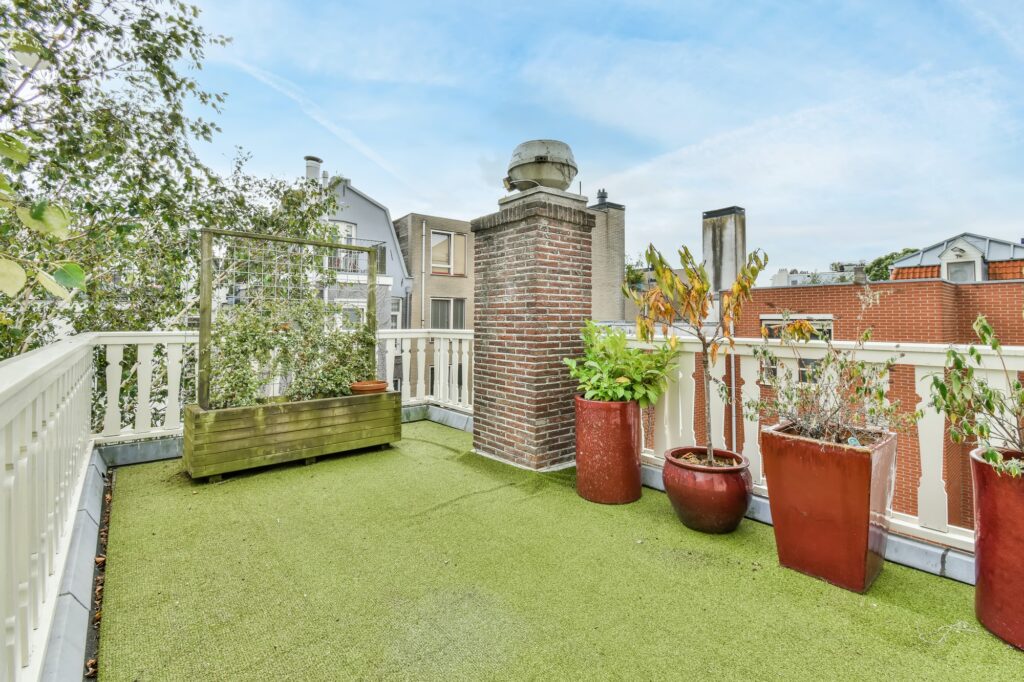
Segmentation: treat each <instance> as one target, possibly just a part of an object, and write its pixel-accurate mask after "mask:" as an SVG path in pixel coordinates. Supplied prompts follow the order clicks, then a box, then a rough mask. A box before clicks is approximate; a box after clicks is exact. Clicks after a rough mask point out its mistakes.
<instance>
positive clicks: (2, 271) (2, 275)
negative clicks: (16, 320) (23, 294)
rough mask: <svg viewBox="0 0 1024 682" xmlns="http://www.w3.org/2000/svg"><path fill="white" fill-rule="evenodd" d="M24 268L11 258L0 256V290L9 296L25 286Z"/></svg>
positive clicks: (12, 296) (13, 295) (16, 293)
mask: <svg viewBox="0 0 1024 682" xmlns="http://www.w3.org/2000/svg"><path fill="white" fill-rule="evenodd" d="M26 279H27V278H26V277H25V270H24V268H22V267H21V266H20V265H18V264H17V263H15V262H14V261H12V260H7V259H6V258H0V291H2V292H3V293H5V294H7V295H8V296H10V297H11V298H14V297H15V296H17V295H18V292H19V291H21V289H22V287H24V286H25V280H26Z"/></svg>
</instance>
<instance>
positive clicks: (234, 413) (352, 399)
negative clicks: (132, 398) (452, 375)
mask: <svg viewBox="0 0 1024 682" xmlns="http://www.w3.org/2000/svg"><path fill="white" fill-rule="evenodd" d="M399 400H400V398H399V395H398V393H396V392H395V391H387V392H386V393H371V394H369V395H349V396H342V397H340V398H323V399H321V400H305V401H302V404H304V405H307V406H309V407H310V408H312V407H316V408H324V407H347V406H349V405H360V404H364V403H366V404H376V403H382V404H387V403H391V402H398V401H399ZM294 405H296V403H289V402H283V403H272V404H269V405H251V406H248V407H228V408H223V409H217V410H202V409H200V408H199V407H198V406H195V407H196V410H195V414H194V417H193V418H194V419H195V420H196V424H206V423H210V422H223V421H230V420H232V419H245V420H261V419H267V418H269V417H271V416H273V415H276V414H282V413H290V412H291V411H292V410H294V409H295V408H294V407H292V406H294ZM190 407H192V406H190Z"/></svg>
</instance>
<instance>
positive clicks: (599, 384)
mask: <svg viewBox="0 0 1024 682" xmlns="http://www.w3.org/2000/svg"><path fill="white" fill-rule="evenodd" d="M674 348H675V344H672V345H666V346H662V347H660V348H657V349H655V350H654V351H653V352H650V353H648V352H646V351H644V350H641V349H639V348H630V347H629V346H628V345H627V340H626V334H625V332H622V331H620V330H614V329H610V328H607V327H600V326H598V325H596V324H594V323H593V322H589V321H588V322H587V325H586V327H584V328H583V350H584V355H583V357H582V358H579V359H567V360H566V361H565V364H566V365H568V366H569V374H570V375H571V376H572V378H573V379H576V381H578V382H579V391H580V393H581V395H578V396H576V401H575V402H576V492H578V493H579V495H580V497H582V498H584V499H586V500H589V501H591V502H600V503H602V504H625V503H627V502H634V501H636V500H638V499H640V493H641V490H640V488H641V483H640V446H641V443H640V435H641V430H640V408H643V407H647V406H648V405H652V404H654V402H655V401H656V400H657V399H658V397H659V396H661V394H662V393H664V391H665V387H666V385H667V380H666V378H665V375H666V373H667V372H668V369H669V367H670V366H671V364H672V361H673V358H674V357H675V350H674Z"/></svg>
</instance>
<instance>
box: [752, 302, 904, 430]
mask: <svg viewBox="0 0 1024 682" xmlns="http://www.w3.org/2000/svg"><path fill="white" fill-rule="evenodd" d="M762 333H763V334H764V336H765V340H764V344H763V345H762V346H760V347H759V348H756V349H755V351H754V353H755V356H756V357H757V358H758V360H759V361H760V362H761V367H762V377H761V383H762V385H763V386H766V387H767V388H769V389H770V390H771V395H772V397H771V398H770V399H767V400H766V399H757V400H748V401H747V402H746V404H745V405H744V408H745V409H746V412H747V415H748V417H749V418H751V419H754V418H757V417H758V416H760V417H762V418H766V419H771V420H775V421H777V422H781V423H786V424H789V426H790V429H791V432H792V433H794V434H796V435H800V436H804V437H806V438H813V439H815V440H821V441H825V442H828V443H841V444H847V443H850V439H851V438H853V439H855V440H854V442H855V443H860V444H861V445H868V444H870V443H871V441H872V440H874V439H876V438H877V437H878V435H879V434H880V433H884V432H887V431H889V430H890V429H895V430H898V431H899V430H904V429H906V428H907V427H908V426H910V425H912V424H913V423H915V422H916V421H917V420H918V419H919V418H920V412H913V413H910V414H907V413H905V412H904V411H903V410H902V408H901V405H900V402H899V401H898V400H897V401H891V402H890V401H889V400H888V399H887V397H886V386H887V381H888V375H889V371H890V370H891V369H892V367H893V366H894V365H895V364H896V362H897V361H898V360H899V357H900V356H895V357H891V358H889V359H888V360H886V361H885V362H884V363H872V362H866V361H864V360H862V359H860V358H859V357H858V351H860V350H861V349H863V347H864V344H865V343H867V341H868V340H870V338H871V330H870V329H869V330H866V331H864V332H863V333H862V334H861V336H860V338H859V339H858V341H857V343H856V344H855V345H854V346H853V348H850V349H839V348H836V346H835V345H834V343H833V341H832V336H831V334H826V333H823V332H821V331H819V330H818V329H816V328H815V327H814V326H813V325H812V324H811V323H810V322H808V321H807V320H802V319H799V320H792V321H791V320H790V319H789V315H788V313H784V315H783V323H782V325H780V329H779V341H778V343H779V344H780V345H781V346H782V347H784V348H787V349H788V350H789V351H790V354H787V357H793V358H795V359H796V361H797V371H794V370H793V368H792V367H791V366H790V365H789V364H787V363H784V362H780V360H779V358H778V356H777V355H776V354H775V352H774V351H773V350H772V349H773V347H774V346H773V345H772V341H769V339H768V338H767V333H766V330H762ZM812 340H817V341H821V342H823V343H824V346H825V352H824V355H823V356H822V357H821V358H816V359H814V360H805V358H803V357H802V355H801V353H800V344H803V343H806V342H808V341H812ZM801 364H802V365H803V367H801V366H800V365H801Z"/></svg>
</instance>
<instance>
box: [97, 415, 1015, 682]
mask: <svg viewBox="0 0 1024 682" xmlns="http://www.w3.org/2000/svg"><path fill="white" fill-rule="evenodd" d="M469 448H470V436H469V435H468V434H465V433H463V432H461V431H455V430H452V429H449V428H447V427H444V426H440V425H437V424H433V423H429V422H418V423H415V424H407V425H405V427H404V439H403V440H402V442H401V443H400V444H399V445H397V446H396V447H394V448H392V449H388V450H383V451H377V452H367V453H363V454H358V455H352V456H346V457H336V458H332V459H326V460H323V461H320V462H318V463H316V464H315V465H312V466H303V465H296V466H282V467H276V468H272V469H267V470H263V471H259V472H256V473H251V474H247V475H237V476H233V477H228V478H225V480H224V481H223V482H221V483H215V484H207V483H193V482H191V481H190V480H189V479H188V477H187V476H186V475H185V474H183V473H181V471H180V469H181V463H180V461H176V460H174V461H167V462H159V463H154V464H146V465H139V466H134V467H126V468H122V469H120V470H118V471H117V474H116V481H115V485H114V496H113V506H112V518H111V530H110V543H109V547H108V559H107V566H108V567H107V578H106V594H105V601H104V609H103V621H102V632H101V640H100V656H99V659H100V666H101V669H100V673H101V678H102V679H103V680H157V679H195V680H208V679H219V680H244V679H261V680H262V679H285V680H292V679H295V680H299V679H352V678H361V679H379V678H412V679H480V678H489V679H494V678H513V677H514V678H519V679H523V678H544V679H553V678H563V679H565V678H569V679H578V678H581V677H587V678H619V679H635V678H647V679H657V678H672V679H712V678H713V679H809V678H810V679H813V678H827V679H894V678H895V679H911V678H913V679H935V678H940V677H941V678H946V679H981V678H987V679H1020V675H1021V671H1022V670H1024V654H1021V653H1019V652H1015V651H1013V650H1012V649H1010V648H1009V647H1008V646H1006V645H1004V644H1003V643H1001V642H1000V641H999V640H997V639H996V638H995V637H992V636H991V635H989V634H988V633H987V632H985V631H984V630H983V629H982V628H981V626H980V625H978V623H977V621H975V619H974V615H973V589H972V588H971V587H969V586H966V585H961V584H958V583H955V582H952V581H950V580H947V579H943V578H938V577H934V576H931V575H928V574H925V573H922V572H919V571H915V570H912V569H909V568H904V567H902V566H898V565H894V564H887V565H886V567H885V571H883V573H882V575H881V577H880V578H879V579H878V581H877V582H876V583H875V585H874V586H873V587H872V589H871V590H870V592H869V593H868V594H867V595H863V596H862V595H857V594H852V593H850V592H846V591H844V590H842V589H839V588H836V587H833V586H830V585H827V584H825V583H822V582H819V581H817V580H814V579H812V578H808V577H806V576H803V575H801V574H798V573H794V572H792V571H788V570H785V569H782V568H780V567H779V566H778V564H777V561H776V556H775V544H774V539H773V536H772V529H771V528H770V527H768V526H765V525H761V524H759V523H756V522H753V521H749V520H747V521H744V523H743V524H742V525H741V526H740V528H739V530H738V531H737V532H736V533H734V534H732V535H728V536H718V537H715V536H706V535H701V534H698V533H695V532H692V531H689V530H687V529H686V528H684V527H683V526H682V525H681V524H680V523H679V522H678V521H677V520H676V518H675V516H674V515H673V513H672V510H671V508H670V506H669V504H668V501H667V499H666V498H665V496H664V495H663V494H662V493H659V492H655V491H652V490H647V489H645V490H644V495H643V499H642V500H640V501H639V502H637V503H635V504H632V505H625V506H618V507H610V506H600V505H595V504H590V503H587V502H584V501H583V500H582V499H580V498H579V497H577V496H576V494H575V492H574V490H573V475H574V474H573V471H571V470H569V471H564V472H559V473H555V474H535V473H530V472H526V471H521V470H518V469H515V468H512V467H509V466H506V465H503V464H499V463H496V462H493V461H490V460H487V459H484V458H481V457H478V456H475V455H473V454H470V453H469V452H468V450H469Z"/></svg>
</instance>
